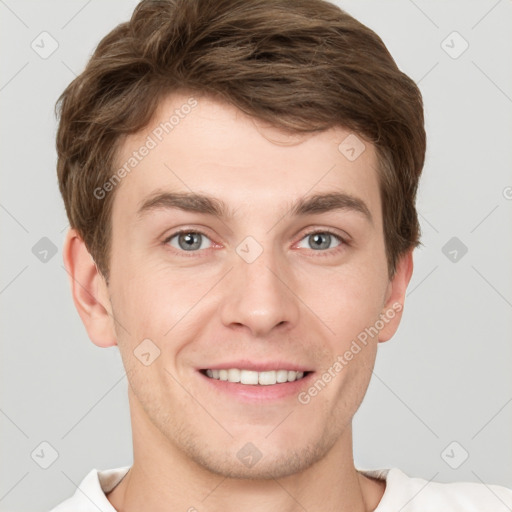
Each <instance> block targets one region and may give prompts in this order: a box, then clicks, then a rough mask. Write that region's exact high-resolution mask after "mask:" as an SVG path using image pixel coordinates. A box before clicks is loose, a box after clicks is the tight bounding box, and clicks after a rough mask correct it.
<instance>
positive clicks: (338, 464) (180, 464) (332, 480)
mask: <svg viewBox="0 0 512 512" xmlns="http://www.w3.org/2000/svg"><path fill="white" fill-rule="evenodd" d="M130 409H131V413H132V435H133V454H134V463H133V465H132V467H131V468H130V470H129V472H128V474H127V475H126V476H125V477H124V478H123V480H122V481H121V482H120V483H119V485H118V486H117V487H116V488H115V489H114V490H113V491H112V492H111V493H110V494H108V496H107V498H108V500H109V501H110V503H111V504H112V506H113V507H114V508H115V509H116V510H117V511H118V512H135V511H137V510H142V509H144V510H151V511H152V512H164V511H166V512H167V511H169V510H183V511H188V512H197V511H200V512H216V511H219V510H222V511H223V512H235V511H236V512H238V511H239V510H246V511H248V512H260V511H261V512H263V511H265V512H267V511H268V510H280V511H282V512H298V511H301V512H302V511H304V510H307V511H308V512H314V511H318V510H321V511H322V512H331V511H332V512H334V511H336V512H348V511H350V512H370V511H373V510H374V509H375V508H376V507H377V505H378V503H379V501H380V499H381V498H382V494H383V493H384V488H385V483H384V482H382V481H376V480H373V479H369V478H367V477H365V476H363V475H362V474H360V473H358V472H357V471H356V469H355V467H354V462H353V455H352V429H351V426H350V425H349V426H347V428H346V429H345V430H344V432H343V434H342V435H341V437H340V438H339V439H338V440H337V442H336V443H335V444H334V446H333V447H332V449H331V450H330V451H329V452H328V453H327V455H326V456H325V457H324V458H323V459H321V460H319V461H317V462H316V463H314V464H312V465H311V466H310V467H308V468H307V469H306V470H304V471H302V472H300V473H295V474H292V475H289V476H287V477H284V478H279V479H274V478H272V479H265V480H258V479H241V478H229V477H224V476H221V475H218V474H215V473H212V472H211V471H209V470H208V469H206V468H205V467H203V466H201V465H200V464H198V463H196V462H195V461H193V460H191V459H190V457H188V456H187V454H185V453H184V452H183V451H182V450H180V449H179V448H178V447H177V446H176V445H174V444H173V443H172V442H170V441H169V440H168V439H167V438H165V437H164V436H163V435H162V433H161V432H160V431H159V430H158V429H157V428H156V427H155V426H154V425H153V424H152V423H151V421H150V420H149V418H148V417H147V416H146V415H145V413H144V411H143V410H142V407H140V404H139V403H138V401H137V400H136V399H135V398H134V397H133V396H131V397H130ZM134 413H135V414H134Z"/></svg>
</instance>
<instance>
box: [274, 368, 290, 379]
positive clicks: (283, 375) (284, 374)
mask: <svg viewBox="0 0 512 512" xmlns="http://www.w3.org/2000/svg"><path fill="white" fill-rule="evenodd" d="M276 380H277V382H288V370H277V372H276Z"/></svg>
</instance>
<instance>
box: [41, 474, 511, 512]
mask: <svg viewBox="0 0 512 512" xmlns="http://www.w3.org/2000/svg"><path fill="white" fill-rule="evenodd" d="M129 469H130V466H124V467H121V468H116V469H107V470H105V471H98V470H96V469H92V470H91V471H90V472H89V473H88V474H87V476H86V477H85V478H84V479H83V480H82V482H81V483H80V485H79V487H78V488H77V489H76V491H75V493H74V494H73V496H72V497H71V498H68V499H67V500H65V501H63V502H62V503H60V504H59V505H57V507H55V508H53V509H52V510H51V511H50V512H98V511H101V512H117V511H116V510H115V509H114V507H113V506H112V505H111V504H110V502H109V501H108V499H107V497H106V494H108V493H109V492H110V491H111V490H112V489H113V488H114V487H115V486H116V485H117V484H118V483H119V482H120V481H121V480H122V479H123V477H124V476H125V475H126V473H127V472H128V470H129ZM358 471H359V472H360V473H362V474H364V475H366V476H368V477H372V478H377V479H379V480H386V490H385V491H384V495H383V496H382V499H381V501H380V503H379V505H378V506H377V508H376V509H375V511H374V512H397V511H398V510H399V511H400V512H510V511H511V510H512V490H511V489H508V488H506V487H502V486H499V485H487V484H481V483H470V482H455V483H444V484H443V483H437V482H429V481H428V480H424V479H422V478H411V477H408V476H407V475H406V474H405V473H403V472H402V471H400V469H398V468H392V469H375V470H362V469H358Z"/></svg>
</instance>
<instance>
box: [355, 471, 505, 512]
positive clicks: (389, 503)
mask: <svg viewBox="0 0 512 512" xmlns="http://www.w3.org/2000/svg"><path fill="white" fill-rule="evenodd" d="M359 471H360V472H361V473H362V474H364V475H365V476H368V477H370V478H376V479H379V480H385V481H386V490H385V491H384V495H383V496H382V499H381V501H380V503H379V505H378V507H377V508H376V509H375V511H374V512H392V511H393V512H396V510H400V511H401V512H482V511H484V510H485V511H487V510H489V511H491V510H492V511H493V512H502V511H503V512H505V511H508V512H510V510H512V490H511V489H508V488H506V487H502V486H499V485H492V484H484V483H474V482H453V483H440V482H434V481H432V480H425V479H423V478H414V477H409V476H407V475H406V474H405V473H404V472H402V471H401V470H400V469H398V468H392V469H378V470H359Z"/></svg>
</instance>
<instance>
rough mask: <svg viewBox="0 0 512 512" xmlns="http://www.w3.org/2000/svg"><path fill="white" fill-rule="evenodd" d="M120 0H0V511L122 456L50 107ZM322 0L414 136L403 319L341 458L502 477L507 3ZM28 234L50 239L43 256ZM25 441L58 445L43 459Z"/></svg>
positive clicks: (508, 321)
mask: <svg viewBox="0 0 512 512" xmlns="http://www.w3.org/2000/svg"><path fill="white" fill-rule="evenodd" d="M135 4H136V2H135V1H133V0H130V1H126V0H123V1H122V0H116V1H112V0H110V1H108V2H106V1H103V2H100V1H99V0H89V1H85V0H80V1H78V0H73V1H70V0H66V1H64V0H58V1H49V0H46V1H41V0H38V1H35V0H33V1H28V0H22V1H14V0H0V44H1V46H0V48H1V49H2V53H1V67H0V73H1V74H0V109H1V116H2V117H1V119H2V122H1V128H0V129H1V135H0V145H1V151H0V158H1V170H2V173H1V179H2V183H1V188H0V222H1V229H2V231H1V241H2V245H1V248H2V264H1V266H0V315H1V323H0V326H1V329H2V344H1V356H0V364H1V374H0V375H1V384H0V386H1V387H0V389H1V396H0V428H1V432H2V435H1V441H0V442H1V448H0V449H1V457H0V510H2V511H13V510H16V511H28V510H31V511H36V510H40V511H43V510H48V509H50V508H51V507H52V506H54V505H55V504H56V503H58V502H60V501H62V500H63V499H64V498H67V497H68V496H70V495H71V494H73V492H74V491H75V488H76V486H77V485H78V484H79V482H80V481H81V480H82V478H83V477H84V476H85V474H86V473H87V472H89V470H90V469H92V468H93V467H95V468H98V469H106V468H114V467H119V466H123V465H128V464H131V462H132V447H131V429H130V423H129V410H128V402H127V396H126V392H127V386H128V383H127V380H126V377H125V375H124V369H123V366H122V363H121V359H120V356H119V353H118V349H117V347H111V348H108V349H100V348H97V347H96V346H94V345H93V344H92V343H91V342H90V341H89V339H88V337H87V335H86V332H85V329H84V328H83V326H82V323H81V321H80V319H79V317H78V314H77V313H76V311H75V309H74V306H73V303H72V300H71V294H70V291H69V287H68V281H67V274H66V272H65V270H64V268H63V263H62V252H61V248H62V242H63V239H64V236H65V232H66V228H67V219H66V216H65V213H64V208H63V204H62V201H61V198H60V195H59V192H58V187H57V178H56V173H55V161H56V157H55V150H54V138H55V131H56V122H55V118H54V115H53V106H54V103H55V101H56V99H57V97H58V95H59V94H60V92H61V91H62V90H63V89H64V87H65V86H66V85H67V84H68V83H69V81H71V79H72V78H73V77H74V76H75V74H77V73H79V72H80V71H81V70H82V69H83V67H84V65H85V62H86V60H87V58H88V56H89V55H90V54H91V52H92V50H93V49H94V47H95V46H96V44H97V43H98V42H99V40H100V38H101V37H102V36H103V35H105V34H106V33H107V32H108V31H109V30H110V29H112V28H113V27H114V26H115V25H116V24H117V23H119V22H121V21H124V20H126V19H128V17H129V16H130V14H131V11H132V9H133V7H134V6H135ZM338 4H339V5H340V6H341V7H343V8H345V9H346V10H347V11H348V12H349V13H351V14H352V15H354V16H355V17H356V18H358V19H359V20H361V21H362V22H363V23H365V24H367V25H369V26H370V27H371V28H372V29H374V30H375V31H376V32H377V33H378V34H379V35H380V36H381V37H382V38H383V40H384V42H385V43H386V44H387V46H388V48H389V50H390V51H391V53H392V54H393V56H394V57H395V59H396V61H397V62H398V64H399V66H400V67H401V69H402V70H404V71H405V72H406V73H407V74H409V75H410V76H411V77H412V78H413V79H414V80H415V81H416V82H417V83H418V84H419V86H420V88H421V90H422V93H423V95H424V100H425V108H426V125H427V131H428V135H429V140H428V142H429V145H428V153H427V162H426V166H425V169H424V176H423V178H422V182H421V187H420V193H419V197H418V210H419V212H420V215H421V217H420V219H421V225H422V231H423V237H422V241H423V244H424V247H422V248H420V249H418V250H417V251H416V252H415V270H414V274H413V278H412V281H411V283H410V286H409V290H408V294H407V299H406V303H405V312H404V319H403V322H402V325H401V326H400V329H399V331H398V333H397V335H396V336H395V337H394V339H393V340H391V341H389V342H387V343H385V344H382V345H381V346H380V349H379V355H378V358H377V364H376V368H375V376H374V378H373V380H372V383H371V384H370V388H369V390H368V394H367V396H366V399H365V401H364V402H363V405H362V406H361V408H360V410H359V411H358V413H357V415H356V418H355V422H354V432H355V433H354V442H355V461H356V466H358V467H361V468H380V467H399V468H401V469H402V470H403V471H404V472H406V473H407V474H409V475H411V476H413V475H414V476H419V477H422V478H425V479H427V480H430V479H434V480H437V481H441V482H448V481H460V480H467V481H474V482H479V481H482V482H485V483H495V484H500V485H505V486H508V487H512V464H510V461H511V460H512V439H511V432H512V404H511V402H512V382H511V380H512V378H511V372H510V363H511V360H512V343H511V341H512V339H511V330H512V329H511V327H512V314H511V313H512V265H511V262H512V258H511V256H512V237H511V236H510V235H511V233H512V200H511V198H512V188H511V187H512V172H511V163H512V144H511V141H512V116H511V113H512V68H511V65H510V63H511V62H512V44H511V43H512V31H511V30H510V27H511V26H512V25H511V19H512V3H511V2H510V1H509V0H500V1H495V0H490V1H487V0H485V1H484V0H481V1H468V0H458V1H445V2H428V1H427V0H422V1H421V0H415V2H413V1H411V0H397V1H389V0H387V1H382V0H372V1H369V0H365V1H363V0H350V1H340V2H338ZM43 31H46V32H48V33H49V34H51V37H52V38H54V39H55V40H56V41H57V42H58V45H59V46H58V48H57V49H56V51H55V52H54V53H53V54H52V55H50V56H48V57H47V58H41V56H40V55H39V54H38V53H36V51H34V49H33V48H32V47H31V43H32V41H35V43H34V44H38V45H39V51H43V49H45V51H48V49H49V48H51V41H50V39H45V40H44V41H43V42H41V41H42V39H41V37H47V36H40V34H41V32H43ZM453 31H457V32H458V33H460V35H461V36H462V37H463V38H464V40H466V41H467V42H468V43H469V47H468V49H467V50H466V51H465V52H464V53H462V54H461V55H460V56H458V58H453V57H451V56H450V55H448V53H447V52H446V51H445V50H446V49H448V50H449V51H450V52H451V53H452V55H453V54H454V52H455V53H458V52H459V51H460V50H461V49H462V48H463V46H462V45H463V41H462V40H461V39H460V38H457V37H458V36H453V35H452V36H450V37H448V36H449V35H450V34H451V33H452V32H453ZM447 37H448V39H446V38H447ZM444 40H446V42H445V43H444V44H443V43H442V42H443V41H444ZM43 43H44V47H43ZM450 47H451V48H450ZM507 187H508V188H507ZM43 237H46V238H47V239H49V241H51V244H53V245H54V246H55V249H54V250H55V251H56V254H55V255H52V252H51V250H50V252H48V253H47V255H46V261H41V260H40V258H41V257H42V254H44V253H41V252H40V251H41V250H42V249H44V248H47V249H48V248H49V247H51V246H49V242H48V240H43V241H42V242H41V241H40V240H41V239H42V238H43ZM452 237H457V239H458V240H459V241H458V242H457V241H456V244H459V246H460V244H461V243H463V244H464V245H465V246H466V247H467V253H466V254H465V255H463V256H462V257H460V255H461V252H460V251H459V253H458V255H459V259H458V261H456V262H453V261H451V260H450V259H449V257H447V256H446V255H445V254H444V253H443V247H445V244H447V242H448V241H449V240H450V239H452ZM452 243H453V242H452ZM34 246H35V247H36V248H35V249H34V252H35V254H34V252H33V248H34ZM452 249H453V247H451V246H448V248H447V249H445V252H446V253H447V254H448V256H450V254H449V250H452ZM38 251H39V252H38ZM454 441H455V442H456V443H457V444H455V445H451V446H449V445H450V444H451V443H452V442H454ZM42 442H47V443H49V444H50V445H51V446H52V447H53V449H55V450H56V452H58V458H57V459H56V460H55V462H53V464H52V465H51V466H49V467H48V468H47V469H43V468H42V467H40V464H43V465H44V464H45V463H48V462H49V461H50V459H49V457H51V449H50V448H48V447H47V446H46V445H43V446H42V447H41V446H40V444H41V443H42ZM447 447H448V449H446V448H447ZM41 448H42V449H43V452H41ZM34 451H35V453H39V454H41V453H44V456H40V457H37V456H36V455H31V454H34ZM466 452H467V453H468V454H469V457H468V458H467V460H465V461H463V459H464V457H465V453H466ZM45 458H46V460H44V459H45ZM36 461H37V462H36ZM462 461H463V462H462ZM448 463H450V464H451V465H452V466H459V467H458V468H457V469H453V468H452V467H450V465H449V464H448Z"/></svg>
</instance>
